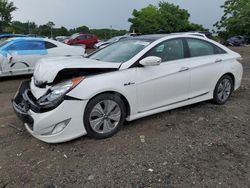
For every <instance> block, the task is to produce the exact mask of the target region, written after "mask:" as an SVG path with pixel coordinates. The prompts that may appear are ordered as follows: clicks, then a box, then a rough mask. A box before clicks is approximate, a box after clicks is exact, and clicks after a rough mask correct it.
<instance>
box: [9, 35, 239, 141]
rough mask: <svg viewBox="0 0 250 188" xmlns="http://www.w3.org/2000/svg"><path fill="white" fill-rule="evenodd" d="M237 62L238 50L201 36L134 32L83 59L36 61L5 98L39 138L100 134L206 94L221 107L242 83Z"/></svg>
mask: <svg viewBox="0 0 250 188" xmlns="http://www.w3.org/2000/svg"><path fill="white" fill-rule="evenodd" d="M240 60H241V56H240V55H239V54H238V53H235V52H233V51H231V50H230V49H228V48H226V47H224V46H222V45H220V44H218V43H216V42H214V41H212V40H209V39H206V38H202V37H196V36H190V35H185V34H179V35H176V34H173V35H148V36H140V37H135V38H131V39H126V40H124V41H122V42H117V43H114V44H112V45H110V46H108V47H106V48H104V49H102V50H99V51H97V52H94V53H93V54H91V55H90V56H89V57H87V58H83V57H75V58H72V57H62V58H51V59H46V60H43V61H41V62H40V63H39V64H38V66H36V68H35V72H34V76H33V78H32V79H31V80H28V81H25V82H23V83H22V84H21V86H20V88H19V90H18V92H17V94H16V96H15V98H14V99H13V101H12V103H13V107H14V110H15V112H16V114H17V115H18V117H19V118H20V119H21V120H22V121H23V122H24V125H25V127H26V128H27V130H28V131H29V132H30V133H31V134H32V135H33V136H34V137H36V138H38V139H40V140H42V141H45V142H48V143H59V142H65V141H69V140H72V139H75V138H77V137H80V136H83V135H86V134H88V135H89V136H90V137H93V138H97V139H102V138H107V137H110V136H112V135H114V134H115V133H117V132H118V131H119V130H120V128H121V127H122V125H123V124H124V121H125V120H127V121H132V120H135V119H138V118H142V117H145V116H149V115H152V114H155V113H159V112H163V111H166V110H170V109H174V108H178V107H181V106H186V105H189V104H193V103H197V102H201V101H205V100H210V99H213V101H214V102H215V103H217V104H225V103H226V102H227V100H228V99H229V97H230V95H231V93H232V92H233V91H234V90H236V89H237V88H239V86H240V84H241V79H242V72H243V69H242V65H241V64H240V63H239V61H240ZM69 62H70V63H69Z"/></svg>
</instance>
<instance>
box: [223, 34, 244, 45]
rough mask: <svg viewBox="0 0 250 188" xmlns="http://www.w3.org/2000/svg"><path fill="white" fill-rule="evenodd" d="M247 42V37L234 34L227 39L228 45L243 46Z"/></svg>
mask: <svg viewBox="0 0 250 188" xmlns="http://www.w3.org/2000/svg"><path fill="white" fill-rule="evenodd" d="M247 43H248V41H247V38H246V37H244V36H234V37H231V38H229V39H228V40H227V42H226V44H227V45H228V46H244V45H246V44H247Z"/></svg>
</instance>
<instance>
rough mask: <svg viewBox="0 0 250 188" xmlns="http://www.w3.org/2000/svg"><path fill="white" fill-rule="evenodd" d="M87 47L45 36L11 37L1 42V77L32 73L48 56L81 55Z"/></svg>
mask: <svg viewBox="0 0 250 188" xmlns="http://www.w3.org/2000/svg"><path fill="white" fill-rule="evenodd" d="M84 54H85V49H84V48H81V47H72V46H69V45H66V44H62V43H60V42H57V41H54V40H50V39H44V38H32V37H22V38H11V39H8V40H6V41H5V42H3V43H1V44H0V77H3V76H12V75H21V74H32V73H33V71H34V67H35V65H36V64H37V62H38V61H39V60H40V59H42V58H46V57H57V56H81V55H84Z"/></svg>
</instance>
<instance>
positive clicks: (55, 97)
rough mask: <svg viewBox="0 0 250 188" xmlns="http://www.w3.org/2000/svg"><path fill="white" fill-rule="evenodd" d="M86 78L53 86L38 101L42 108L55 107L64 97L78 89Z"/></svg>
mask: <svg viewBox="0 0 250 188" xmlns="http://www.w3.org/2000/svg"><path fill="white" fill-rule="evenodd" d="M83 79H84V77H78V78H74V79H72V80H67V81H64V82H61V83H59V84H56V85H54V86H52V87H51V88H50V89H49V90H48V92H47V93H46V94H45V95H44V96H42V97H41V98H40V99H38V101H37V103H38V104H39V105H40V106H46V107H53V106H55V105H57V104H58V103H60V102H61V101H62V100H63V96H64V95H65V94H66V93H68V92H69V91H70V90H72V89H73V88H74V87H76V86H77V85H78V84H79V83H80V82H81V81H82V80H83Z"/></svg>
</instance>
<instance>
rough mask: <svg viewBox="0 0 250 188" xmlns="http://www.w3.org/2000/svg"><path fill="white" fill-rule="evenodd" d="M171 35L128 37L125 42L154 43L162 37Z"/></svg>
mask: <svg viewBox="0 0 250 188" xmlns="http://www.w3.org/2000/svg"><path fill="white" fill-rule="evenodd" d="M171 35H172V34H151V35H140V36H135V37H129V38H127V40H146V41H149V42H154V41H156V40H159V39H161V38H163V37H167V36H171Z"/></svg>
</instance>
